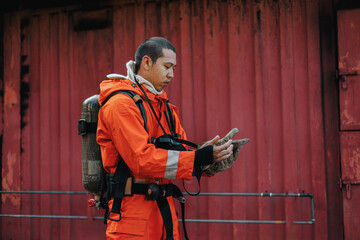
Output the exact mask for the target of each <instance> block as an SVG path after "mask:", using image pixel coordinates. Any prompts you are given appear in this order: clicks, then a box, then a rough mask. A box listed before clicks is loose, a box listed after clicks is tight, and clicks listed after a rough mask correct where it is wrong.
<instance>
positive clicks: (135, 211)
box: [106, 195, 152, 236]
mask: <svg viewBox="0 0 360 240" xmlns="http://www.w3.org/2000/svg"><path fill="white" fill-rule="evenodd" d="M144 198H145V197H144V196H141V195H134V196H133V197H129V198H128V197H124V198H123V202H122V206H121V214H122V218H121V220H120V222H115V221H111V220H108V226H107V230H106V232H107V233H108V234H116V235H118V234H120V235H123V236H125V235H129V236H131V235H132V236H144V235H145V233H146V231H147V228H148V221H149V217H150V214H151V209H152V206H151V205H152V203H151V202H150V201H144ZM140 202H141V203H142V204H139V203H140ZM112 204H113V200H110V201H109V208H110V209H111V208H112ZM144 204H145V205H147V206H144ZM139 205H140V206H141V205H143V206H142V207H139ZM114 218H115V219H116V218H117V217H114Z"/></svg>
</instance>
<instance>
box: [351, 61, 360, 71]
mask: <svg viewBox="0 0 360 240" xmlns="http://www.w3.org/2000/svg"><path fill="white" fill-rule="evenodd" d="M352 69H353V70H354V71H357V72H358V74H360V73H359V71H360V60H358V61H356V66H354V67H353V68H352Z"/></svg>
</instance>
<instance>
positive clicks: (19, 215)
mask: <svg viewBox="0 0 360 240" xmlns="http://www.w3.org/2000/svg"><path fill="white" fill-rule="evenodd" d="M0 217H16V218H61V219H88V217H86V216H63V215H22V214H0Z"/></svg>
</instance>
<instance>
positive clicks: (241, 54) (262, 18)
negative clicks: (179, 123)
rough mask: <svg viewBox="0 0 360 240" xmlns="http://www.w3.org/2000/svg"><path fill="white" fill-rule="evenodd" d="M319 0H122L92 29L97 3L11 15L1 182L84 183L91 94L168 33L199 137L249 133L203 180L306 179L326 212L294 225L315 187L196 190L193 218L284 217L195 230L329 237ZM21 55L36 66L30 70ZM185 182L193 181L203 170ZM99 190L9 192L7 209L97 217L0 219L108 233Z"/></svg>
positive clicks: (15, 233) (65, 186) (13, 229)
mask: <svg viewBox="0 0 360 240" xmlns="http://www.w3.org/2000/svg"><path fill="white" fill-rule="evenodd" d="M115 5H116V4H115ZM318 8H319V7H318V1H310V0H307V1H300V0H297V1H291V2H289V1H274V2H272V1H229V2H223V1H203V2H199V1H193V2H189V1H170V2H165V3H160V2H157V3H156V2H146V3H143V4H136V6H135V4H132V3H130V4H125V5H122V4H121V1H120V3H119V5H116V6H114V7H113V8H108V9H106V10H99V11H94V12H93V13H90V15H96V14H97V15H99V16H101V18H103V16H104V15H105V16H106V17H105V18H109V19H110V22H111V24H109V25H108V26H107V27H106V28H103V29H90V30H85V29H81V24H80V23H81V19H86V18H87V16H88V15H89V13H87V12H82V11H72V12H66V11H62V10H60V9H58V10H56V9H55V10H51V11H50V10H49V11H47V10H44V11H38V12H36V14H35V13H29V12H23V13H16V14H11V15H6V18H5V30H4V31H5V32H6V33H5V34H4V40H5V49H6V51H5V76H4V78H5V84H4V86H5V87H4V93H5V95H4V114H3V118H4V129H3V138H4V139H3V161H2V170H3V173H2V174H3V181H2V189H3V190H43V191H84V190H83V188H82V184H81V139H80V137H79V136H78V135H77V120H78V119H79V117H80V109H81V104H82V101H83V100H84V99H85V98H87V97H89V96H91V95H93V94H96V93H98V84H99V83H100V81H101V80H103V79H104V78H105V75H106V74H108V73H111V72H117V73H122V74H124V73H126V72H125V63H126V62H127V61H128V60H130V59H133V58H134V56H133V55H134V51H135V50H136V47H137V46H138V45H139V44H140V43H141V42H142V41H143V40H144V39H145V38H148V37H150V36H154V35H160V36H164V37H166V38H168V39H170V40H171V41H172V42H173V43H174V45H175V47H176V49H177V55H178V58H177V61H178V66H177V68H176V71H175V76H176V77H175V79H174V80H173V82H172V83H171V85H170V86H169V88H168V89H167V92H168V95H169V98H170V100H171V102H173V103H174V104H175V105H177V106H178V107H180V109H181V117H182V120H183V124H184V126H185V129H187V134H188V137H189V138H190V139H192V140H193V141H195V142H201V141H205V140H207V139H210V138H213V137H214V136H215V135H216V134H220V135H221V136H223V135H224V134H226V133H227V131H228V130H230V129H231V128H232V127H238V128H239V130H240V133H239V134H238V136H237V137H238V138H243V137H249V138H250V139H251V142H250V143H249V144H247V145H246V146H245V147H244V149H243V150H241V153H240V158H239V161H238V162H237V163H236V164H235V165H234V166H233V168H232V169H231V170H230V171H228V172H226V173H220V174H218V175H217V176H215V177H213V178H210V179H205V178H203V179H202V182H201V190H202V192H234V193H237V192H246V193H257V192H265V191H268V192H275V193H281V192H290V193H298V192H303V191H304V192H307V193H313V194H314V199H315V213H316V224H314V225H295V224H292V223H291V222H292V221H297V220H300V221H309V220H311V214H310V202H309V199H308V198H281V197H278V198H276V197H273V198H261V197H224V196H199V197H188V201H187V208H186V213H187V216H186V217H187V218H188V219H210V220H283V221H286V222H287V224H276V225H275V224H241V223H235V224H231V223H214V222H212V223H198V222H195V223H188V224H187V227H188V234H189V236H191V238H192V239H251V240H252V239H327V238H328V236H327V234H328V229H327V214H326V208H327V202H326V191H325V189H326V185H325V184H326V183H325V166H324V162H325V160H324V147H323V138H324V134H323V125H322V124H323V119H322V107H321V76H320V73H321V68H320V51H319V49H320V46H319V42H320V41H319V23H318ZM26 19H27V20H26ZM76 27H79V28H80V30H79V29H78V31H74V28H76ZM135 29H136V31H135ZM21 34H22V35H23V36H24V37H23V38H20V36H21ZM10 43H11V44H10ZM10 45H11V46H12V48H7V46H10ZM20 55H22V56H26V57H23V58H22V61H21V59H20ZM24 66H29V72H28V73H24V72H23V74H21V75H20V69H21V68H22V67H23V69H24ZM19 76H20V77H19ZM21 85H22V86H28V87H29V90H28V92H27V94H28V98H26V97H24V95H22V98H21V97H20V87H21ZM24 91H25V93H26V88H25V90H24V89H22V93H23V94H24ZM20 98H21V99H20ZM21 103H23V104H24V103H25V104H27V106H26V105H23V107H21ZM21 108H22V110H23V111H22V112H21V115H20V109H21ZM21 124H22V128H21ZM19 133H21V141H20V137H19V135H16V134H19ZM178 183H179V184H181V182H178ZM185 184H186V186H187V188H188V190H190V191H192V190H193V191H195V190H196V183H195V181H193V182H186V183H185ZM88 198H90V196H87V195H81V194H80V195H49V194H21V195H10V194H3V195H2V214H23V215H59V216H83V217H88V219H85V220H84V219H49V218H10V217H9V218H2V219H1V221H2V237H3V239H8V238H13V239H72V238H74V239H75V238H79V237H83V238H86V239H92V238H93V239H99V238H103V237H104V231H105V226H104V225H103V224H102V221H101V220H92V218H93V217H94V216H102V212H97V211H96V210H95V209H89V208H88V207H87V199H88Z"/></svg>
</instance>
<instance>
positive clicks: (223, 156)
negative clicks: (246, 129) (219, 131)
mask: <svg viewBox="0 0 360 240" xmlns="http://www.w3.org/2000/svg"><path fill="white" fill-rule="evenodd" d="M238 132H239V130H238V129H237V128H233V129H232V130H231V131H230V132H229V133H228V134H226V136H225V137H224V138H222V139H220V137H219V136H216V137H215V138H213V139H212V140H210V141H208V142H205V143H204V144H203V145H201V146H200V148H202V147H205V146H208V145H214V150H213V152H214V163H212V164H210V165H206V166H202V167H201V169H202V170H203V171H204V172H205V173H206V174H207V175H209V176H213V175H215V173H218V172H222V171H225V170H227V169H229V168H230V167H231V166H232V165H233V164H234V162H235V161H236V160H237V158H238V156H239V151H240V149H241V148H242V147H243V145H244V144H245V143H248V142H249V141H250V139H248V138H244V139H241V140H232V138H233V137H234V136H235V134H237V133H238Z"/></svg>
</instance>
